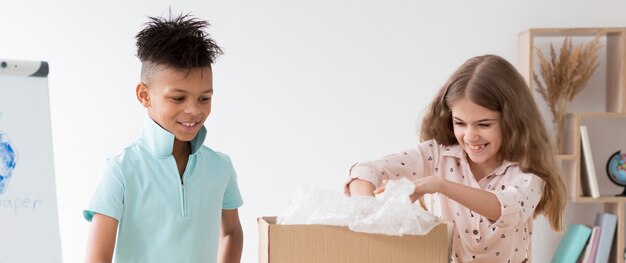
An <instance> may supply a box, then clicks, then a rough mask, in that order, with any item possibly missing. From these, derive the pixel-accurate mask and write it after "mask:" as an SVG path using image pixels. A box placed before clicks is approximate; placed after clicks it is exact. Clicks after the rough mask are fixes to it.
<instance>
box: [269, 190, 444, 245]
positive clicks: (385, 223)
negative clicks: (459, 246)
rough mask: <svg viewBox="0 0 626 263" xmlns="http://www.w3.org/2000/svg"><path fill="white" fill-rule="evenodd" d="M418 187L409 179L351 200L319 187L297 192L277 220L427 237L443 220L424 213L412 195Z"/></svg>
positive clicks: (279, 221) (374, 232)
mask: <svg viewBox="0 0 626 263" xmlns="http://www.w3.org/2000/svg"><path fill="white" fill-rule="evenodd" d="M414 189H415V185H414V184H413V183H411V182H410V181H409V180H407V179H406V178H402V179H400V180H398V181H390V182H389V183H387V186H386V188H385V192H383V193H382V194H379V195H377V196H376V197H370V196H353V197H347V196H345V195H343V194H341V193H335V192H330V191H326V190H322V189H320V188H318V187H314V186H309V187H299V188H297V189H296V190H294V192H293V194H292V196H291V200H290V204H289V207H288V208H287V210H285V211H284V212H283V213H282V214H281V215H280V216H279V217H278V220H277V224H281V225H303V224H304V225H311V224H320V225H333V226H347V227H349V228H350V229H351V230H353V231H356V232H364V233H371V234H385V235H394V236H401V235H424V234H426V233H428V231H430V229H431V228H433V227H434V226H435V225H436V224H437V223H438V222H439V218H438V217H436V216H434V215H432V214H431V213H429V212H428V211H426V210H424V209H423V208H422V207H421V206H420V205H419V203H418V202H416V203H415V204H413V203H411V200H410V199H409V195H410V194H411V193H413V190H414Z"/></svg>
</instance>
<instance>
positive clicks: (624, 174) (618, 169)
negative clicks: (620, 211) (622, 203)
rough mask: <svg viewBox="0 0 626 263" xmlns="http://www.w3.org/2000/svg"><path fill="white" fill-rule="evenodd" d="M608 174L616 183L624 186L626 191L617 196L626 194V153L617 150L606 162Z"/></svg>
mask: <svg viewBox="0 0 626 263" xmlns="http://www.w3.org/2000/svg"><path fill="white" fill-rule="evenodd" d="M606 174H607V175H608V176H609V179H611V182H613V183H614V184H616V185H619V186H621V187H624V191H623V192H622V193H621V194H619V195H617V196H626V154H622V152H621V151H617V152H615V153H614V154H612V155H611V157H609V160H608V161H607V162H606Z"/></svg>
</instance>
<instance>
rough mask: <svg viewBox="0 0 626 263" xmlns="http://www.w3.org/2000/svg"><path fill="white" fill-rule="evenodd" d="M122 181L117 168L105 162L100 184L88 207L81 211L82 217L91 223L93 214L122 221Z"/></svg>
mask: <svg viewBox="0 0 626 263" xmlns="http://www.w3.org/2000/svg"><path fill="white" fill-rule="evenodd" d="M124 189H125V184H124V179H123V177H122V173H121V171H120V169H119V168H118V166H117V165H116V164H115V163H113V162H111V161H107V163H106V164H105V167H104V168H103V170H102V174H101V177H100V182H99V183H98V186H97V187H96V191H95V192H94V195H93V197H92V198H91V201H90V202H89V205H88V206H87V208H86V209H85V210H83V217H84V218H85V219H86V220H87V221H90V222H91V219H92V218H93V215H94V213H99V214H103V215H106V216H110V217H112V218H115V219H117V221H118V222H119V221H120V220H121V219H122V215H123V211H124Z"/></svg>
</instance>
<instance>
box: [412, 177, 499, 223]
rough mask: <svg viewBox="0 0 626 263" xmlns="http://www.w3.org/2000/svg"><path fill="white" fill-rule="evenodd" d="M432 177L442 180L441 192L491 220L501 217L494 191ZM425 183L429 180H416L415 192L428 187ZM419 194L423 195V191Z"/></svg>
mask: <svg viewBox="0 0 626 263" xmlns="http://www.w3.org/2000/svg"><path fill="white" fill-rule="evenodd" d="M430 177H436V179H435V180H440V181H441V182H440V184H439V185H440V186H439V187H440V188H439V191H438V192H439V193H441V194H443V195H445V196H447V197H448V198H450V199H452V200H454V201H456V202H457V203H459V204H461V205H463V206H465V207H467V208H469V209H470V210H472V211H474V212H476V213H478V214H481V215H482V216H484V217H486V218H487V219H489V220H491V221H496V220H498V218H500V215H501V211H500V201H499V200H498V198H497V197H496V195H495V194H494V193H492V192H488V191H484V190H481V189H477V188H472V187H469V186H467V185H464V184H459V183H455V182H451V181H448V180H446V179H443V178H441V177H439V176H430ZM424 179H426V178H424ZM425 184H427V182H423V183H422V182H419V181H418V182H416V184H415V192H416V193H418V192H421V191H424V189H423V188H425V187H427V186H425ZM413 195H415V194H413ZM419 195H420V196H421V195H423V193H422V194H419Z"/></svg>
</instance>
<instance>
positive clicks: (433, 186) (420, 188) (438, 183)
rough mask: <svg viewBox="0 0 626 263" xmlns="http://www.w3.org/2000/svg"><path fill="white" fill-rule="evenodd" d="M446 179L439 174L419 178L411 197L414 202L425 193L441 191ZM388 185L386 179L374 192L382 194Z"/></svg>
mask: <svg viewBox="0 0 626 263" xmlns="http://www.w3.org/2000/svg"><path fill="white" fill-rule="evenodd" d="M444 182H445V179H443V178H441V177H439V176H426V177H423V178H419V179H417V180H416V181H415V182H414V184H415V190H413V194H411V196H410V198H411V201H412V202H415V200H417V199H418V198H420V197H421V196H422V195H424V194H433V193H438V192H440V191H441V188H442V187H443V183H444ZM386 185H387V182H386V181H383V184H382V186H381V187H379V188H377V189H376V190H374V194H380V193H382V192H384V191H385V187H386Z"/></svg>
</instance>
